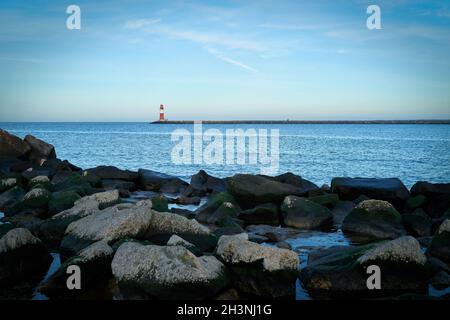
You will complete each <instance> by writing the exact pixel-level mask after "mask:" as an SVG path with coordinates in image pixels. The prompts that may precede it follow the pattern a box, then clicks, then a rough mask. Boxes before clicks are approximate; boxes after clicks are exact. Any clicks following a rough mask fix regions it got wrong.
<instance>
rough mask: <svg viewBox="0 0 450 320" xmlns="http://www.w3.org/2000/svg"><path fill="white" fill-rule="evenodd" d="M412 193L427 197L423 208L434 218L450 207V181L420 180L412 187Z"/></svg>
mask: <svg viewBox="0 0 450 320" xmlns="http://www.w3.org/2000/svg"><path fill="white" fill-rule="evenodd" d="M411 195H413V196H423V197H425V198H426V200H427V201H426V204H424V205H423V206H422V208H423V209H424V210H425V211H426V212H427V213H428V214H429V215H430V216H431V217H433V218H439V217H441V216H442V215H443V213H444V212H445V211H446V210H448V209H450V183H429V182H425V181H420V182H417V183H416V184H414V185H413V187H412V188H411Z"/></svg>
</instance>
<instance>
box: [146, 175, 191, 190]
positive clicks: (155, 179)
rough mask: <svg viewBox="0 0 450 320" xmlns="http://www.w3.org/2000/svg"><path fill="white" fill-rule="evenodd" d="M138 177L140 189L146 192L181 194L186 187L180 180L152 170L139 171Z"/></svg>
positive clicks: (186, 184) (185, 183)
mask: <svg viewBox="0 0 450 320" xmlns="http://www.w3.org/2000/svg"><path fill="white" fill-rule="evenodd" d="M138 175H139V185H140V187H141V188H142V189H144V190H147V191H159V192H167V193H182V192H183V191H185V189H186V188H187V186H188V183H187V182H185V181H183V180H181V179H180V178H177V177H175V176H171V175H168V174H165V173H161V172H156V171H152V170H145V169H139V171H138Z"/></svg>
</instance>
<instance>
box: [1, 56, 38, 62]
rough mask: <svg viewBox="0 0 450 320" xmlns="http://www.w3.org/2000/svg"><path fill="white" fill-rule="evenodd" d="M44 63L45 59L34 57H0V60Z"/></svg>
mask: <svg viewBox="0 0 450 320" xmlns="http://www.w3.org/2000/svg"><path fill="white" fill-rule="evenodd" d="M1 61H5V62H19V63H44V62H45V60H42V59H35V58H17V57H0V62H1Z"/></svg>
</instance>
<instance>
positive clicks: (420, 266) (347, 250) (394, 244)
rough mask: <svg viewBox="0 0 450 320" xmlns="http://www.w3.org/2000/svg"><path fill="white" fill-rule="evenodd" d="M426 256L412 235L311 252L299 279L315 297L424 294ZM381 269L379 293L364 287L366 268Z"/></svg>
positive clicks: (365, 283) (425, 288)
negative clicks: (375, 267)
mask: <svg viewBox="0 0 450 320" xmlns="http://www.w3.org/2000/svg"><path fill="white" fill-rule="evenodd" d="M425 263H426V257H425V255H424V254H423V253H422V251H421V249H420V245H419V243H418V242H417V240H415V239H414V238H413V237H411V236H404V237H400V238H397V239H395V240H392V241H385V242H381V243H377V244H369V245H365V246H357V247H336V248H329V249H322V250H320V251H319V252H315V253H311V254H310V258H309V260H308V265H307V266H306V268H304V269H302V270H301V272H300V280H301V281H302V283H303V285H304V286H305V287H306V289H307V290H308V292H310V293H311V294H312V295H313V296H314V297H316V296H318V297H321V296H326V297H331V298H333V297H335V298H337V297H340V298H344V297H352V296H353V297H358V298H361V297H371V296H390V295H392V293H394V292H399V293H401V292H418V293H420V292H426V290H427V282H428V281H427V272H426V268H425ZM370 265H377V266H379V267H380V269H381V270H382V271H381V272H382V286H381V290H369V289H368V288H367V278H368V275H367V272H366V271H367V267H368V266H370Z"/></svg>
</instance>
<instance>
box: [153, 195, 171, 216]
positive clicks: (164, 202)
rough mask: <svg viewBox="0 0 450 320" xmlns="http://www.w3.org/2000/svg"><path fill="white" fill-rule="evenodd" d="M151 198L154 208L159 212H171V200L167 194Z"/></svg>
mask: <svg viewBox="0 0 450 320" xmlns="http://www.w3.org/2000/svg"><path fill="white" fill-rule="evenodd" d="M151 200H152V209H153V210H155V211H158V212H169V200H168V199H167V198H166V197H165V196H163V195H157V196H154V197H153V198H152V199H151Z"/></svg>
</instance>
